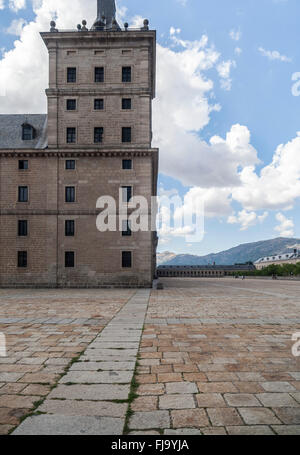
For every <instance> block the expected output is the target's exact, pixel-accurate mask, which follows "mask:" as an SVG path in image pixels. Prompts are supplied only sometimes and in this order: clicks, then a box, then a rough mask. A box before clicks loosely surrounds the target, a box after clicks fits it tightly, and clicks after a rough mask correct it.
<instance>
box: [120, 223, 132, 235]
mask: <svg viewBox="0 0 300 455" xmlns="http://www.w3.org/2000/svg"><path fill="white" fill-rule="evenodd" d="M122 236H123V237H131V223H130V221H129V220H123V221H122Z"/></svg>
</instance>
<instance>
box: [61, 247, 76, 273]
mask: <svg viewBox="0 0 300 455" xmlns="http://www.w3.org/2000/svg"><path fill="white" fill-rule="evenodd" d="M67 255H71V257H73V260H72V261H71V263H72V264H73V265H68V260H67V257H68V256H67ZM64 256H65V257H64V268H65V269H74V268H75V251H65V254H64Z"/></svg>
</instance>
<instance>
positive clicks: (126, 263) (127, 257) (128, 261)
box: [122, 251, 132, 268]
mask: <svg viewBox="0 0 300 455" xmlns="http://www.w3.org/2000/svg"><path fill="white" fill-rule="evenodd" d="M122 267H123V268H131V267H132V253H131V251H122Z"/></svg>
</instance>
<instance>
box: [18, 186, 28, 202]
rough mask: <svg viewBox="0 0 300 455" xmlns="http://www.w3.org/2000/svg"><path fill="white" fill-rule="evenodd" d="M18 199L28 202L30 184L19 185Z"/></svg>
mask: <svg viewBox="0 0 300 455" xmlns="http://www.w3.org/2000/svg"><path fill="white" fill-rule="evenodd" d="M18 201H19V202H28V186H19V190H18Z"/></svg>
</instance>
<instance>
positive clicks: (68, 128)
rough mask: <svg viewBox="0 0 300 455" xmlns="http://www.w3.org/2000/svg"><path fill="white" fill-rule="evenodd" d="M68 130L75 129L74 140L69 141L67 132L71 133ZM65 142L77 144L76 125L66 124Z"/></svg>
mask: <svg viewBox="0 0 300 455" xmlns="http://www.w3.org/2000/svg"><path fill="white" fill-rule="evenodd" d="M69 130H75V141H69V134H71V133H70V131H69ZM72 137H73V136H72ZM66 143H67V144H77V127H76V126H67V128H66Z"/></svg>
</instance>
